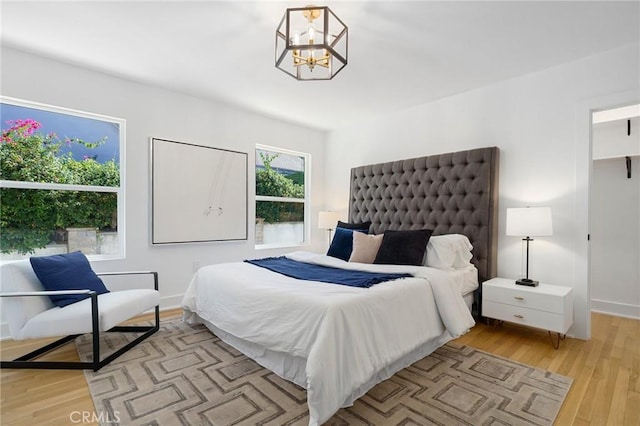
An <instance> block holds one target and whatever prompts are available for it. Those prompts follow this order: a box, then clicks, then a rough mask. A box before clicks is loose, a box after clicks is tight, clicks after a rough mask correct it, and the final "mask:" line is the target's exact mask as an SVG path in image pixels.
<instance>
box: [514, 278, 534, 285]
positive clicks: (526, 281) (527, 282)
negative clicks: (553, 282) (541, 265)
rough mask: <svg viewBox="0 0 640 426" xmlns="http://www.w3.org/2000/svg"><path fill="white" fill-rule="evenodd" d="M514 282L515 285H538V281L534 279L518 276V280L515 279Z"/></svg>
mask: <svg viewBox="0 0 640 426" xmlns="http://www.w3.org/2000/svg"><path fill="white" fill-rule="evenodd" d="M516 284H517V285H526V286H529V287H537V286H538V281H534V280H531V279H529V278H520V279H519V280H516Z"/></svg>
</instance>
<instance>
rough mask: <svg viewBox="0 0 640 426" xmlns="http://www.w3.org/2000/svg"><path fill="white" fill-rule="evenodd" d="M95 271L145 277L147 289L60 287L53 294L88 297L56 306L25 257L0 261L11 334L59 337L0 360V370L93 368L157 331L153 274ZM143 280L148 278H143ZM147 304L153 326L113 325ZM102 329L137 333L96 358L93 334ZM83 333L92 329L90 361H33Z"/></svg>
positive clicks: (96, 343) (97, 345)
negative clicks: (98, 290)
mask: <svg viewBox="0 0 640 426" xmlns="http://www.w3.org/2000/svg"><path fill="white" fill-rule="evenodd" d="M97 275H99V276H106V275H149V276H150V277H152V278H153V289H151V288H149V289H146V288H141V289H128V290H122V291H113V292H109V293H104V294H100V295H98V294H96V292H94V291H89V290H63V291H61V292H57V294H63V293H64V294H88V295H89V296H90V297H89V298H87V299H84V300H81V301H79V302H76V303H72V304H70V305H67V306H65V307H62V308H61V307H58V306H55V305H53V304H52V302H51V300H50V299H49V295H51V294H56V292H51V291H44V289H43V286H42V284H41V283H40V281H39V280H38V277H37V276H36V274H35V273H34V271H33V268H32V267H31V264H30V263H29V261H28V260H23V261H18V262H13V263H7V264H3V265H0V300H1V301H2V310H3V311H4V317H5V319H6V320H7V322H8V325H9V330H10V333H11V337H12V338H13V339H16V340H23V339H37V338H45V337H55V336H65V337H62V338H61V339H59V340H56V341H55V342H53V343H50V344H48V345H46V346H43V347H41V348H39V349H37V350H35V351H32V352H30V353H28V354H26V355H23V356H21V357H19V358H16V359H14V360H13V361H1V368H40V369H93V370H94V371H97V370H99V369H100V368H102V367H103V366H105V365H107V364H108V363H109V362H111V361H113V360H114V359H115V358H117V357H119V356H120V355H122V354H124V353H125V352H126V351H128V350H129V349H131V348H133V347H134V346H135V345H137V344H138V343H140V342H141V341H143V340H144V339H146V338H147V337H149V336H150V335H152V334H153V333H155V332H156V331H158V329H159V325H160V314H159V301H160V296H159V293H158V274H157V272H150V271H135V272H108V273H98V274H97ZM149 281H151V280H150V279H149ZM105 284H107V283H105ZM152 308H155V323H154V324H153V325H151V326H118V324H120V323H122V322H124V321H126V320H129V319H131V318H132V317H134V316H136V315H138V314H140V313H142V312H145V311H147V310H150V309H152ZM106 331H117V332H136V333H143V334H141V335H140V336H138V337H137V338H135V339H134V340H133V341H131V342H130V343H128V344H126V345H124V346H123V347H122V348H120V349H118V350H117V351H116V352H114V353H112V354H110V355H109V356H107V357H106V358H105V359H103V360H101V359H100V340H99V333H100V332H106ZM86 333H92V342H93V358H92V360H91V361H87V362H77V361H76V362H64V361H35V360H34V359H35V358H37V357H39V356H40V355H43V354H44V353H47V352H49V351H51V350H53V349H55V348H57V347H59V346H61V345H63V344H65V343H67V342H70V341H72V340H73V339H75V338H76V337H77V336H79V335H81V334H86Z"/></svg>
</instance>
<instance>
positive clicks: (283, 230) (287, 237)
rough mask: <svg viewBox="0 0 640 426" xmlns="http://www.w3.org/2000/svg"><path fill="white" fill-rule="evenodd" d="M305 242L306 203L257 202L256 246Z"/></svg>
mask: <svg viewBox="0 0 640 426" xmlns="http://www.w3.org/2000/svg"><path fill="white" fill-rule="evenodd" d="M303 241H304V203H286V202H278V201H256V244H282V243H300V242H303Z"/></svg>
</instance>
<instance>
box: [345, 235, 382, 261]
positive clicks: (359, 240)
mask: <svg viewBox="0 0 640 426" xmlns="http://www.w3.org/2000/svg"><path fill="white" fill-rule="evenodd" d="M382 237H384V234H380V235H373V234H365V233H362V232H354V233H353V250H352V251H351V257H349V262H358V263H373V261H374V260H375V259H376V255H377V254H378V250H379V249H380V244H382Z"/></svg>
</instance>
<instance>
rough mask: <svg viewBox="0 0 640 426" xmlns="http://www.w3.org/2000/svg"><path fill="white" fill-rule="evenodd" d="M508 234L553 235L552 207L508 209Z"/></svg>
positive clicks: (519, 235) (524, 235)
mask: <svg viewBox="0 0 640 426" xmlns="http://www.w3.org/2000/svg"><path fill="white" fill-rule="evenodd" d="M507 235H513V236H518V237H544V236H548V235H553V225H552V223H551V207H522V208H509V209H507Z"/></svg>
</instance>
